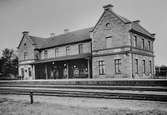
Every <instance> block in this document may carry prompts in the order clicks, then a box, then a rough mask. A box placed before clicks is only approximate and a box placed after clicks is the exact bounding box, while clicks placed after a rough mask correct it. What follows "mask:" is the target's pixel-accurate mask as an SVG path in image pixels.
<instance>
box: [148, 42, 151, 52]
mask: <svg viewBox="0 0 167 115" xmlns="http://www.w3.org/2000/svg"><path fill="white" fill-rule="evenodd" d="M148 50H151V42H150V41H148Z"/></svg>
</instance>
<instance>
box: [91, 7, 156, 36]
mask: <svg viewBox="0 0 167 115" xmlns="http://www.w3.org/2000/svg"><path fill="white" fill-rule="evenodd" d="M107 11H108V12H110V13H112V14H113V15H114V16H116V17H117V18H118V19H120V20H121V21H122V22H123V23H124V24H131V29H130V30H135V31H136V32H139V33H141V34H144V35H146V36H148V37H150V38H153V39H154V36H153V35H152V34H151V33H150V32H148V31H147V30H146V29H144V28H143V27H142V26H141V25H140V24H139V23H136V22H133V21H130V20H129V19H127V18H125V17H122V16H120V15H118V14H116V13H115V12H114V11H113V10H107ZM105 12H106V10H104V12H103V14H102V15H101V17H100V19H99V20H98V22H97V23H96V25H95V26H94V28H93V29H92V31H94V29H95V28H96V26H97V24H98V23H99V21H100V20H101V19H102V17H103V16H104V13H105Z"/></svg>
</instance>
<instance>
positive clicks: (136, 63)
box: [135, 59, 139, 74]
mask: <svg viewBox="0 0 167 115" xmlns="http://www.w3.org/2000/svg"><path fill="white" fill-rule="evenodd" d="M138 66H139V63H138V59H135V67H136V72H135V73H136V74H138V72H139V68H138Z"/></svg>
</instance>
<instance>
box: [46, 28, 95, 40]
mask: <svg viewBox="0 0 167 115" xmlns="http://www.w3.org/2000/svg"><path fill="white" fill-rule="evenodd" d="M93 27H94V26H92V27H87V28H82V29H78V30H74V31H69V32H67V33H61V34H58V35H55V36H54V37H58V36H62V35H66V34H70V33H74V32H77V31H81V30H87V29H93ZM54 37H48V38H47V39H50V38H54Z"/></svg>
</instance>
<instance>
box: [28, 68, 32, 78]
mask: <svg viewBox="0 0 167 115" xmlns="http://www.w3.org/2000/svg"><path fill="white" fill-rule="evenodd" d="M28 74H29V77H30V76H31V75H32V73H31V68H28Z"/></svg>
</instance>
